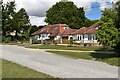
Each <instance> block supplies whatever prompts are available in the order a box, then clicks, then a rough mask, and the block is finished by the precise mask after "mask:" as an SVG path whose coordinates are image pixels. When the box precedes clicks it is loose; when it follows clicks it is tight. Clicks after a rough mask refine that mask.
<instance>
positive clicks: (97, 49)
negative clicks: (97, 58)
mask: <svg viewBox="0 0 120 80" xmlns="http://www.w3.org/2000/svg"><path fill="white" fill-rule="evenodd" d="M29 48H33V49H60V50H81V51H113V49H111V48H106V49H104V48H103V47H101V46H86V47H84V46H72V47H68V46H62V45H61V46H58V45H31V46H29Z"/></svg>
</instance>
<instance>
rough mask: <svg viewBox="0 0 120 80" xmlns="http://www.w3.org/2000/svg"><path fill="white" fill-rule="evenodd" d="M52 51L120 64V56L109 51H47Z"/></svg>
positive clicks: (68, 55)
mask: <svg viewBox="0 0 120 80" xmlns="http://www.w3.org/2000/svg"><path fill="white" fill-rule="evenodd" d="M47 52H51V53H55V54H58V55H62V56H66V57H71V58H75V59H79V58H80V59H87V60H96V61H101V62H105V63H108V64H110V65H115V66H120V64H119V63H118V62H119V60H120V57H118V56H117V55H116V54H108V53H90V52H66V51H47Z"/></svg>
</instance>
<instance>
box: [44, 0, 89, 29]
mask: <svg viewBox="0 0 120 80" xmlns="http://www.w3.org/2000/svg"><path fill="white" fill-rule="evenodd" d="M86 20H87V18H86V17H85V12H84V9H83V8H77V6H76V5H74V3H73V2H62V1H60V2H57V3H56V4H55V5H53V6H52V7H51V8H50V9H49V10H48V11H47V12H46V19H45V22H47V23H48V24H59V23H61V24H62V23H65V24H68V25H69V26H70V27H71V28H80V27H82V26H83V25H84V24H83V23H84V22H85V21H86Z"/></svg>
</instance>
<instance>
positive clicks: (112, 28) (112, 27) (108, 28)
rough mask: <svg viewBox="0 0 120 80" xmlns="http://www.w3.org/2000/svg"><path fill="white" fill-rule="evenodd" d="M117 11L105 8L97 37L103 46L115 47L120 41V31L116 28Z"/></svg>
mask: <svg viewBox="0 0 120 80" xmlns="http://www.w3.org/2000/svg"><path fill="white" fill-rule="evenodd" d="M116 16H117V14H116V11H115V10H114V9H105V10H104V11H103V15H102V17H101V19H100V27H99V30H98V32H97V38H98V40H99V41H100V42H101V44H103V46H104V47H105V46H110V47H113V48H115V47H116V46H117V44H118V41H119V31H118V29H117V28H116Z"/></svg>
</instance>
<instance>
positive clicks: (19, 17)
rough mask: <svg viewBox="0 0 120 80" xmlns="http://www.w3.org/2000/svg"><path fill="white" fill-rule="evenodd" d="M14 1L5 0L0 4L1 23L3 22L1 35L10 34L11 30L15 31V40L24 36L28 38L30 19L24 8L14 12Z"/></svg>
mask: <svg viewBox="0 0 120 80" xmlns="http://www.w3.org/2000/svg"><path fill="white" fill-rule="evenodd" d="M15 5H16V4H15V2H14V1H12V2H7V4H4V5H3V6H2V23H3V35H4V36H7V35H10V36H11V34H10V33H11V32H15V38H16V39H17V40H19V39H22V38H19V37H24V38H25V39H28V37H29V33H30V28H31V26H30V21H29V16H28V15H27V12H26V11H25V9H24V8H21V9H20V10H19V11H18V12H16V8H15V7H16V6H15Z"/></svg>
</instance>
